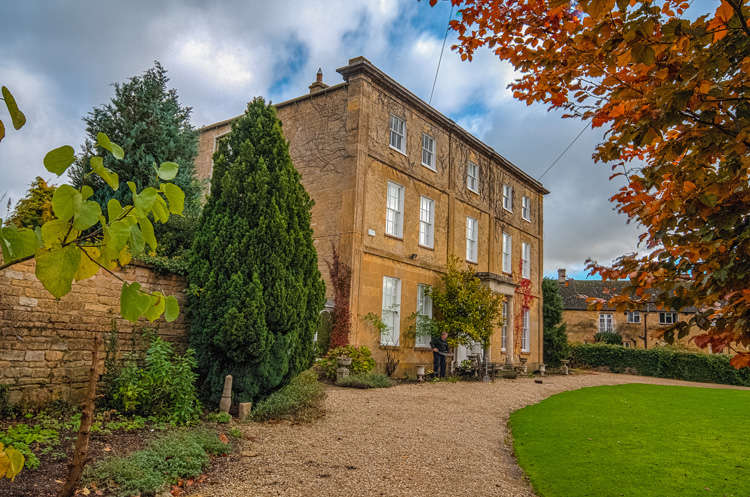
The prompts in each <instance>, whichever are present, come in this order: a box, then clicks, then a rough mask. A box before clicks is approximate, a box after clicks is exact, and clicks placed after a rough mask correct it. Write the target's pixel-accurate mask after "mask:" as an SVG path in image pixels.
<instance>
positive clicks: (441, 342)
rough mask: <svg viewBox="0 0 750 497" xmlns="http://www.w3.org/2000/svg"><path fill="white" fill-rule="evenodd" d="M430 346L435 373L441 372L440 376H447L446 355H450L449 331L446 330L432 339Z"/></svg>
mask: <svg viewBox="0 0 750 497" xmlns="http://www.w3.org/2000/svg"><path fill="white" fill-rule="evenodd" d="M430 347H432V370H433V371H434V372H435V375H437V374H438V372H439V374H440V377H441V378H445V356H447V355H448V333H446V332H445V331H444V332H442V333H441V334H440V336H439V337H435V338H433V339H432V340H430Z"/></svg>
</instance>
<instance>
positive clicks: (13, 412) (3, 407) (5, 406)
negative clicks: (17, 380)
mask: <svg viewBox="0 0 750 497" xmlns="http://www.w3.org/2000/svg"><path fill="white" fill-rule="evenodd" d="M20 412H21V411H20V409H19V408H18V406H17V405H15V404H13V403H11V402H9V401H8V385H0V419H10V418H14V417H16V416H18V415H19V414H20Z"/></svg>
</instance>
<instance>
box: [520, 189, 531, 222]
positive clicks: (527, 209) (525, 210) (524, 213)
mask: <svg viewBox="0 0 750 497" xmlns="http://www.w3.org/2000/svg"><path fill="white" fill-rule="evenodd" d="M521 217H522V218H523V219H524V220H525V221H529V222H531V199H530V198H529V197H527V196H526V195H524V196H523V197H521Z"/></svg>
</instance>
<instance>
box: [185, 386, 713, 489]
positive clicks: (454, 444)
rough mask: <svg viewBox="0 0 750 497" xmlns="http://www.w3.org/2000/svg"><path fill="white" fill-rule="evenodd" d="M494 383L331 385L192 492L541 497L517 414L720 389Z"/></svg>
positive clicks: (265, 428) (268, 427) (254, 427)
mask: <svg viewBox="0 0 750 497" xmlns="http://www.w3.org/2000/svg"><path fill="white" fill-rule="evenodd" d="M542 381H543V383H541V384H539V383H535V381H534V379H531V378H519V379H516V380H500V379H499V380H497V381H496V382H495V383H489V384H485V383H475V382H460V383H447V382H440V383H424V384H405V385H398V386H396V387H394V388H384V389H372V390H358V389H349V388H338V387H330V388H329V389H328V397H327V399H326V412H327V414H326V416H325V417H324V418H323V419H321V420H318V421H316V422H314V423H311V424H291V423H279V424H249V425H241V426H242V429H243V431H244V433H245V436H246V441H244V443H243V446H242V447H241V448H240V449H239V450H237V451H236V452H235V454H233V455H232V456H231V463H230V464H227V465H225V466H224V467H223V469H224V470H225V471H224V472H223V473H222V474H220V475H211V476H210V478H209V480H208V482H207V483H208V484H206V485H201V487H200V488H197V489H195V490H194V491H193V495H195V496H197V495H202V496H204V497H245V496H256V495H259V496H260V495H283V496H304V497H307V496H318V495H324V496H328V497H334V496H339V495H354V496H371V495H372V496H379V495H383V496H428V495H429V496H452V497H456V496H472V497H473V496H480V495H481V496H512V497H526V496H528V497H533V496H534V495H535V494H534V492H533V491H532V489H531V487H530V486H529V484H528V483H527V482H526V480H525V479H524V478H523V472H522V471H521V469H520V468H519V467H518V465H517V464H516V461H515V458H514V457H513V453H512V448H511V441H510V433H509V430H508V428H507V421H508V416H509V415H510V413H511V412H513V411H515V410H517V409H520V408H521V407H524V406H526V405H529V404H534V403H537V402H539V401H540V400H542V399H544V398H546V397H549V396H550V395H554V394H556V393H559V392H562V391H565V390H574V389H577V388H581V387H587V386H596V385H614V384H621V383H656V384H669V385H692V386H712V387H713V386H719V387H724V388H726V386H724V385H705V384H698V383H689V382H683V381H674V380H663V379H658V378H648V377H643V376H629V375H621V374H605V373H589V374H579V375H572V376H549V377H546V378H543V380H542Z"/></svg>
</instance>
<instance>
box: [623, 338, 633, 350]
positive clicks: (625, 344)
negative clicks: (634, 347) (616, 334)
mask: <svg viewBox="0 0 750 497" xmlns="http://www.w3.org/2000/svg"><path fill="white" fill-rule="evenodd" d="M622 346H623V347H625V348H626V349H629V348H630V346H631V343H630V340H625V341H623V342H622Z"/></svg>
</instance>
